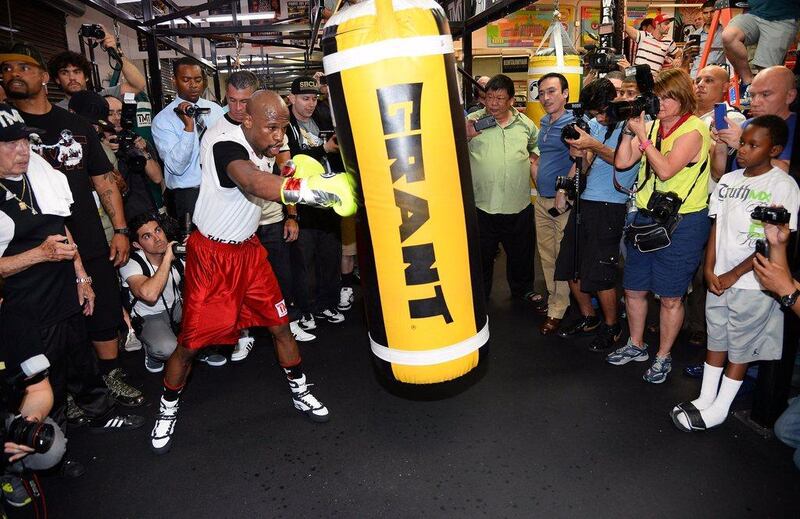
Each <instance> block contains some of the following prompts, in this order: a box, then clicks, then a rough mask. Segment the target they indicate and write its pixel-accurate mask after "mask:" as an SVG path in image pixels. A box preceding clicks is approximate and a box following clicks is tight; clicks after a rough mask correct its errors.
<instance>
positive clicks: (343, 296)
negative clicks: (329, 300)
mask: <svg viewBox="0 0 800 519" xmlns="http://www.w3.org/2000/svg"><path fill="white" fill-rule="evenodd" d="M352 306H353V289H352V287H342V289H341V290H339V304H338V305H336V308H338V309H339V310H341V311H343V312H344V311H346V310H350V308H352Z"/></svg>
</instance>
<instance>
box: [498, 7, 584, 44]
mask: <svg viewBox="0 0 800 519" xmlns="http://www.w3.org/2000/svg"><path fill="white" fill-rule="evenodd" d="M559 10H560V11H561V20H562V23H563V25H564V28H565V29H566V30H567V33H568V34H569V35H570V38H573V28H572V24H569V23H567V22H565V21H564V20H573V19H574V18H575V14H574V13H575V7H574V6H571V5H562V6H560V7H559ZM552 23H553V6H552V5H540V4H533V5H529V6H528V7H526V8H525V9H521V10H519V11H517V12H516V13H513V14H511V15H509V16H506V17H505V18H501V19H500V20H497V21H496V22H493V23H490V24H489V25H487V26H486V40H487V41H486V45H487V47H535V46H538V45H539V43H540V42H541V41H542V36H544V33H545V32H546V31H547V28H548V27H550V24H552Z"/></svg>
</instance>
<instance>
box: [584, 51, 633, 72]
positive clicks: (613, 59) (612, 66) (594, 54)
mask: <svg viewBox="0 0 800 519" xmlns="http://www.w3.org/2000/svg"><path fill="white" fill-rule="evenodd" d="M586 50H587V51H589V52H588V53H587V54H586V56H584V58H583V63H584V65H586V66H587V67H588V68H590V69H592V70H596V71H598V72H601V73H608V72H612V71H614V70H617V62H619V60H621V59H622V58H623V56H622V55H621V54H617V53H616V52H617V51H616V49H613V48H611V47H598V46H596V45H591V44H589V45H587V46H586Z"/></svg>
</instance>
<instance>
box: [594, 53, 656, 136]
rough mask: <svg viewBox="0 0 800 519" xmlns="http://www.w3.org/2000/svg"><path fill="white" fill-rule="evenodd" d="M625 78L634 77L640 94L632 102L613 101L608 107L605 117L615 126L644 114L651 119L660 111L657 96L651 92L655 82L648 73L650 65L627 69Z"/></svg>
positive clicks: (650, 73)
mask: <svg viewBox="0 0 800 519" xmlns="http://www.w3.org/2000/svg"><path fill="white" fill-rule="evenodd" d="M625 72H626V76H627V77H635V78H636V85H637V86H638V87H639V92H640V94H639V95H638V96H636V98H635V99H634V100H633V101H613V102H612V103H610V104H609V105H608V109H607V110H606V116H607V117H608V119H609V122H610V124H616V123H618V122H620V121H625V120H627V119H631V118H633V117H638V116H639V114H640V113H642V112H644V113H645V114H646V115H649V116H650V117H652V118H653V119H655V117H656V116H657V115H658V111H659V110H660V109H661V103H659V101H658V96H656V95H655V93H654V92H653V88H654V87H655V80H654V79H653V74H652V72H650V65H636V66H634V67H629V68H628V69H627V70H626V71H625Z"/></svg>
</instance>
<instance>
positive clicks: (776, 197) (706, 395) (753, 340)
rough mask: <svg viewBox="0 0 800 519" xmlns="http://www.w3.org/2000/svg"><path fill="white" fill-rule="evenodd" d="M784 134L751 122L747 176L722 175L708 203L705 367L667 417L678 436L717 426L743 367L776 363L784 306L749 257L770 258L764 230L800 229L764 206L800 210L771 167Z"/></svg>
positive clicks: (774, 121) (773, 125) (767, 123)
mask: <svg viewBox="0 0 800 519" xmlns="http://www.w3.org/2000/svg"><path fill="white" fill-rule="evenodd" d="M787 133H788V132H787V128H786V123H785V122H784V121H783V119H781V118H780V117H778V116H775V115H766V116H762V117H756V118H755V119H753V120H752V121H751V123H750V125H748V127H747V129H746V130H745V131H744V133H743V134H742V148H741V150H740V153H739V162H740V163H741V165H742V166H744V169H738V170H736V171H732V172H731V173H728V174H726V175H725V176H723V177H722V179H721V180H720V182H719V185H718V186H717V187H716V189H715V190H714V194H713V195H712V196H711V202H710V204H709V215H710V216H711V217H713V218H714V225H713V226H712V228H711V234H710V236H709V242H708V248H707V250H706V261H705V277H706V284H707V285H708V295H707V301H706V327H707V329H708V345H707V352H706V363H705V369H704V370H703V383H702V386H701V389H700V396H699V397H698V398H696V399H695V400H692V401H691V402H684V403H682V404H678V405H677V406H676V407H675V408H674V409H673V410H672V413H671V416H672V421H673V422H674V423H675V426H676V427H677V428H678V429H680V430H682V431H685V432H692V431H704V430H706V429H710V428H712V427H716V426H718V425H721V424H722V423H723V422H724V421H725V419H726V418H727V416H728V411H729V409H730V406H731V404H732V403H733V399H734V398H735V397H736V394H737V393H738V391H739V388H740V387H741V385H742V380H744V376H745V373H746V372H747V367H748V364H749V363H750V362H755V361H759V360H777V359H780V358H781V352H782V350H783V312H782V311H781V304H780V303H779V302H778V301H777V300H776V299H775V298H774V297H772V296H771V295H769V294H767V293H766V292H764V287H762V286H761V284H760V283H759V282H758V280H757V279H756V278H755V276H754V274H753V273H752V272H751V271H752V270H753V259H754V258H755V252H754V250H755V251H758V250H760V251H761V252H762V253H763V254H765V255H766V256H769V255H770V254H769V249H768V247H764V245H765V243H764V240H763V238H764V235H765V229H764V223H770V224H782V223H788V224H789V228H790V229H791V230H795V229H797V211H793V212H792V213H789V211H787V210H786V209H783V208H780V209H779V208H776V207H768V206H767V204H779V205H785V206H788V207H792V208H793V209H796V208H797V207H798V206H800V189H798V187H797V183H796V182H795V181H794V179H793V178H792V177H790V176H789V175H787V174H786V173H784V172H783V171H781V170H780V169H778V168H776V167H774V166H773V165H772V164H771V159H772V158H774V157H776V156H777V155H778V154H779V153H780V152H781V150H782V148H783V147H784V146H785V145H786V139H787ZM753 195H756V196H753ZM762 257H763V256H762ZM781 295H783V294H781ZM788 306H791V305H788ZM726 360H727V366H726V365H725V364H726ZM723 370H724V375H723ZM720 379H722V382H721V383H720ZM717 388H719V389H717Z"/></svg>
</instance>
